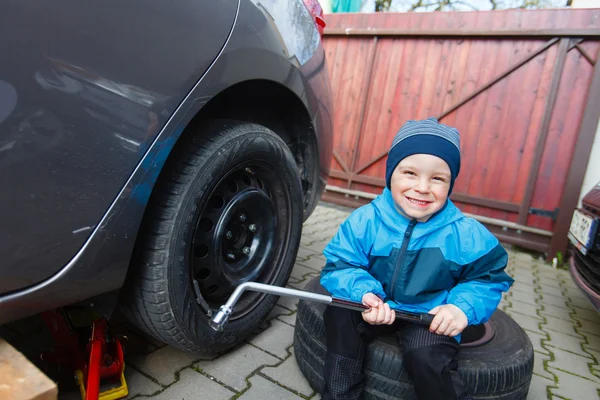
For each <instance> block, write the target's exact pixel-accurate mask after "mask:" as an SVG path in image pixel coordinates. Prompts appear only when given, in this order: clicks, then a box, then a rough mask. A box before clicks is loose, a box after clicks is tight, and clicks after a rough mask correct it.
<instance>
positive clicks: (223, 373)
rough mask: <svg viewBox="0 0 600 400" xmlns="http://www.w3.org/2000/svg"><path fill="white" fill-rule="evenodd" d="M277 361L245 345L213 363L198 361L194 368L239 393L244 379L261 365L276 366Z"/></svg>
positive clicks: (245, 385) (244, 382) (242, 388)
mask: <svg viewBox="0 0 600 400" xmlns="http://www.w3.org/2000/svg"><path fill="white" fill-rule="evenodd" d="M278 362H280V360H279V359H277V358H275V357H273V356H270V355H269V354H267V353H265V352H264V351H260V350H259V349H257V348H256V347H253V346H250V345H249V344H245V345H243V346H241V347H238V348H236V349H234V350H233V351H230V352H228V353H227V354H225V355H223V356H221V357H219V358H218V359H216V360H214V361H200V362H199V363H196V364H195V366H196V367H198V368H200V369H202V371H203V372H205V373H207V374H208V375H211V376H214V377H215V378H216V379H217V380H218V381H219V382H222V383H224V384H226V385H228V386H230V387H232V388H234V389H235V390H239V391H240V392H241V391H243V390H244V389H246V387H247V386H248V384H247V383H246V377H247V376H248V375H250V374H251V373H252V372H253V371H255V370H256V369H258V368H260V367H261V366H262V365H276V364H277V363H278Z"/></svg>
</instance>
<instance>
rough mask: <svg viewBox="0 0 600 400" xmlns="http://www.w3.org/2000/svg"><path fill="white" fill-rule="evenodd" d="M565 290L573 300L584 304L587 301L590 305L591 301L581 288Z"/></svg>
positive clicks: (566, 288) (567, 288)
mask: <svg viewBox="0 0 600 400" xmlns="http://www.w3.org/2000/svg"><path fill="white" fill-rule="evenodd" d="M563 290H564V292H565V294H566V295H567V296H568V297H570V298H571V299H573V300H574V299H577V300H579V301H582V302H584V301H585V302H587V303H590V300H589V299H588V298H587V296H586V295H585V293H583V291H582V290H581V289H579V288H576V289H573V288H569V287H565V288H563Z"/></svg>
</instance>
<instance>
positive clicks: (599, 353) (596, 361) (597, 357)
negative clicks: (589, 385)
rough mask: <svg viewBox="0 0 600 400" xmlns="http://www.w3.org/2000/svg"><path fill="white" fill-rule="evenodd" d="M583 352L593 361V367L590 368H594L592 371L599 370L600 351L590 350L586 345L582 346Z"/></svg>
mask: <svg viewBox="0 0 600 400" xmlns="http://www.w3.org/2000/svg"><path fill="white" fill-rule="evenodd" d="M583 350H584V351H585V352H586V353H587V354H589V355H590V356H591V357H592V358H593V359H594V365H593V366H592V368H594V369H598V368H600V365H599V362H600V351H598V350H594V349H590V348H589V347H588V345H587V344H583Z"/></svg>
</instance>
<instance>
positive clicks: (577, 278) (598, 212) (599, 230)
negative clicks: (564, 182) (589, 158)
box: [568, 182, 600, 312]
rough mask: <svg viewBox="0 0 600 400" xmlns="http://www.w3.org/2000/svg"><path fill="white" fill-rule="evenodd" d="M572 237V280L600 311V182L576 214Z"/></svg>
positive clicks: (574, 213) (571, 227)
mask: <svg viewBox="0 0 600 400" xmlns="http://www.w3.org/2000/svg"><path fill="white" fill-rule="evenodd" d="M568 236H569V241H570V242H571V246H570V255H571V257H569V272H570V274H571V277H572V279H573V281H574V282H575V283H576V284H577V286H579V288H580V289H581V290H582V291H583V292H584V293H585V295H586V296H587V297H588V298H589V300H590V301H591V303H592V304H593V306H594V308H595V309H596V311H599V312H600V182H599V183H598V184H597V185H596V186H595V187H593V188H592V189H591V190H590V191H589V192H588V193H587V194H586V195H585V196H584V197H583V199H582V205H581V207H579V208H577V209H576V210H575V211H574V212H573V218H572V220H571V226H570V227H569V233H568Z"/></svg>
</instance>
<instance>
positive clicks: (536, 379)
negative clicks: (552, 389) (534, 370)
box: [527, 374, 554, 400]
mask: <svg viewBox="0 0 600 400" xmlns="http://www.w3.org/2000/svg"><path fill="white" fill-rule="evenodd" d="M548 386H554V380H552V379H547V378H543V377H541V376H538V375H535V374H534V375H533V376H532V377H531V383H530V384H529V393H527V400H546V399H547V398H548V397H547V392H546V388H547V387H548Z"/></svg>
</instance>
